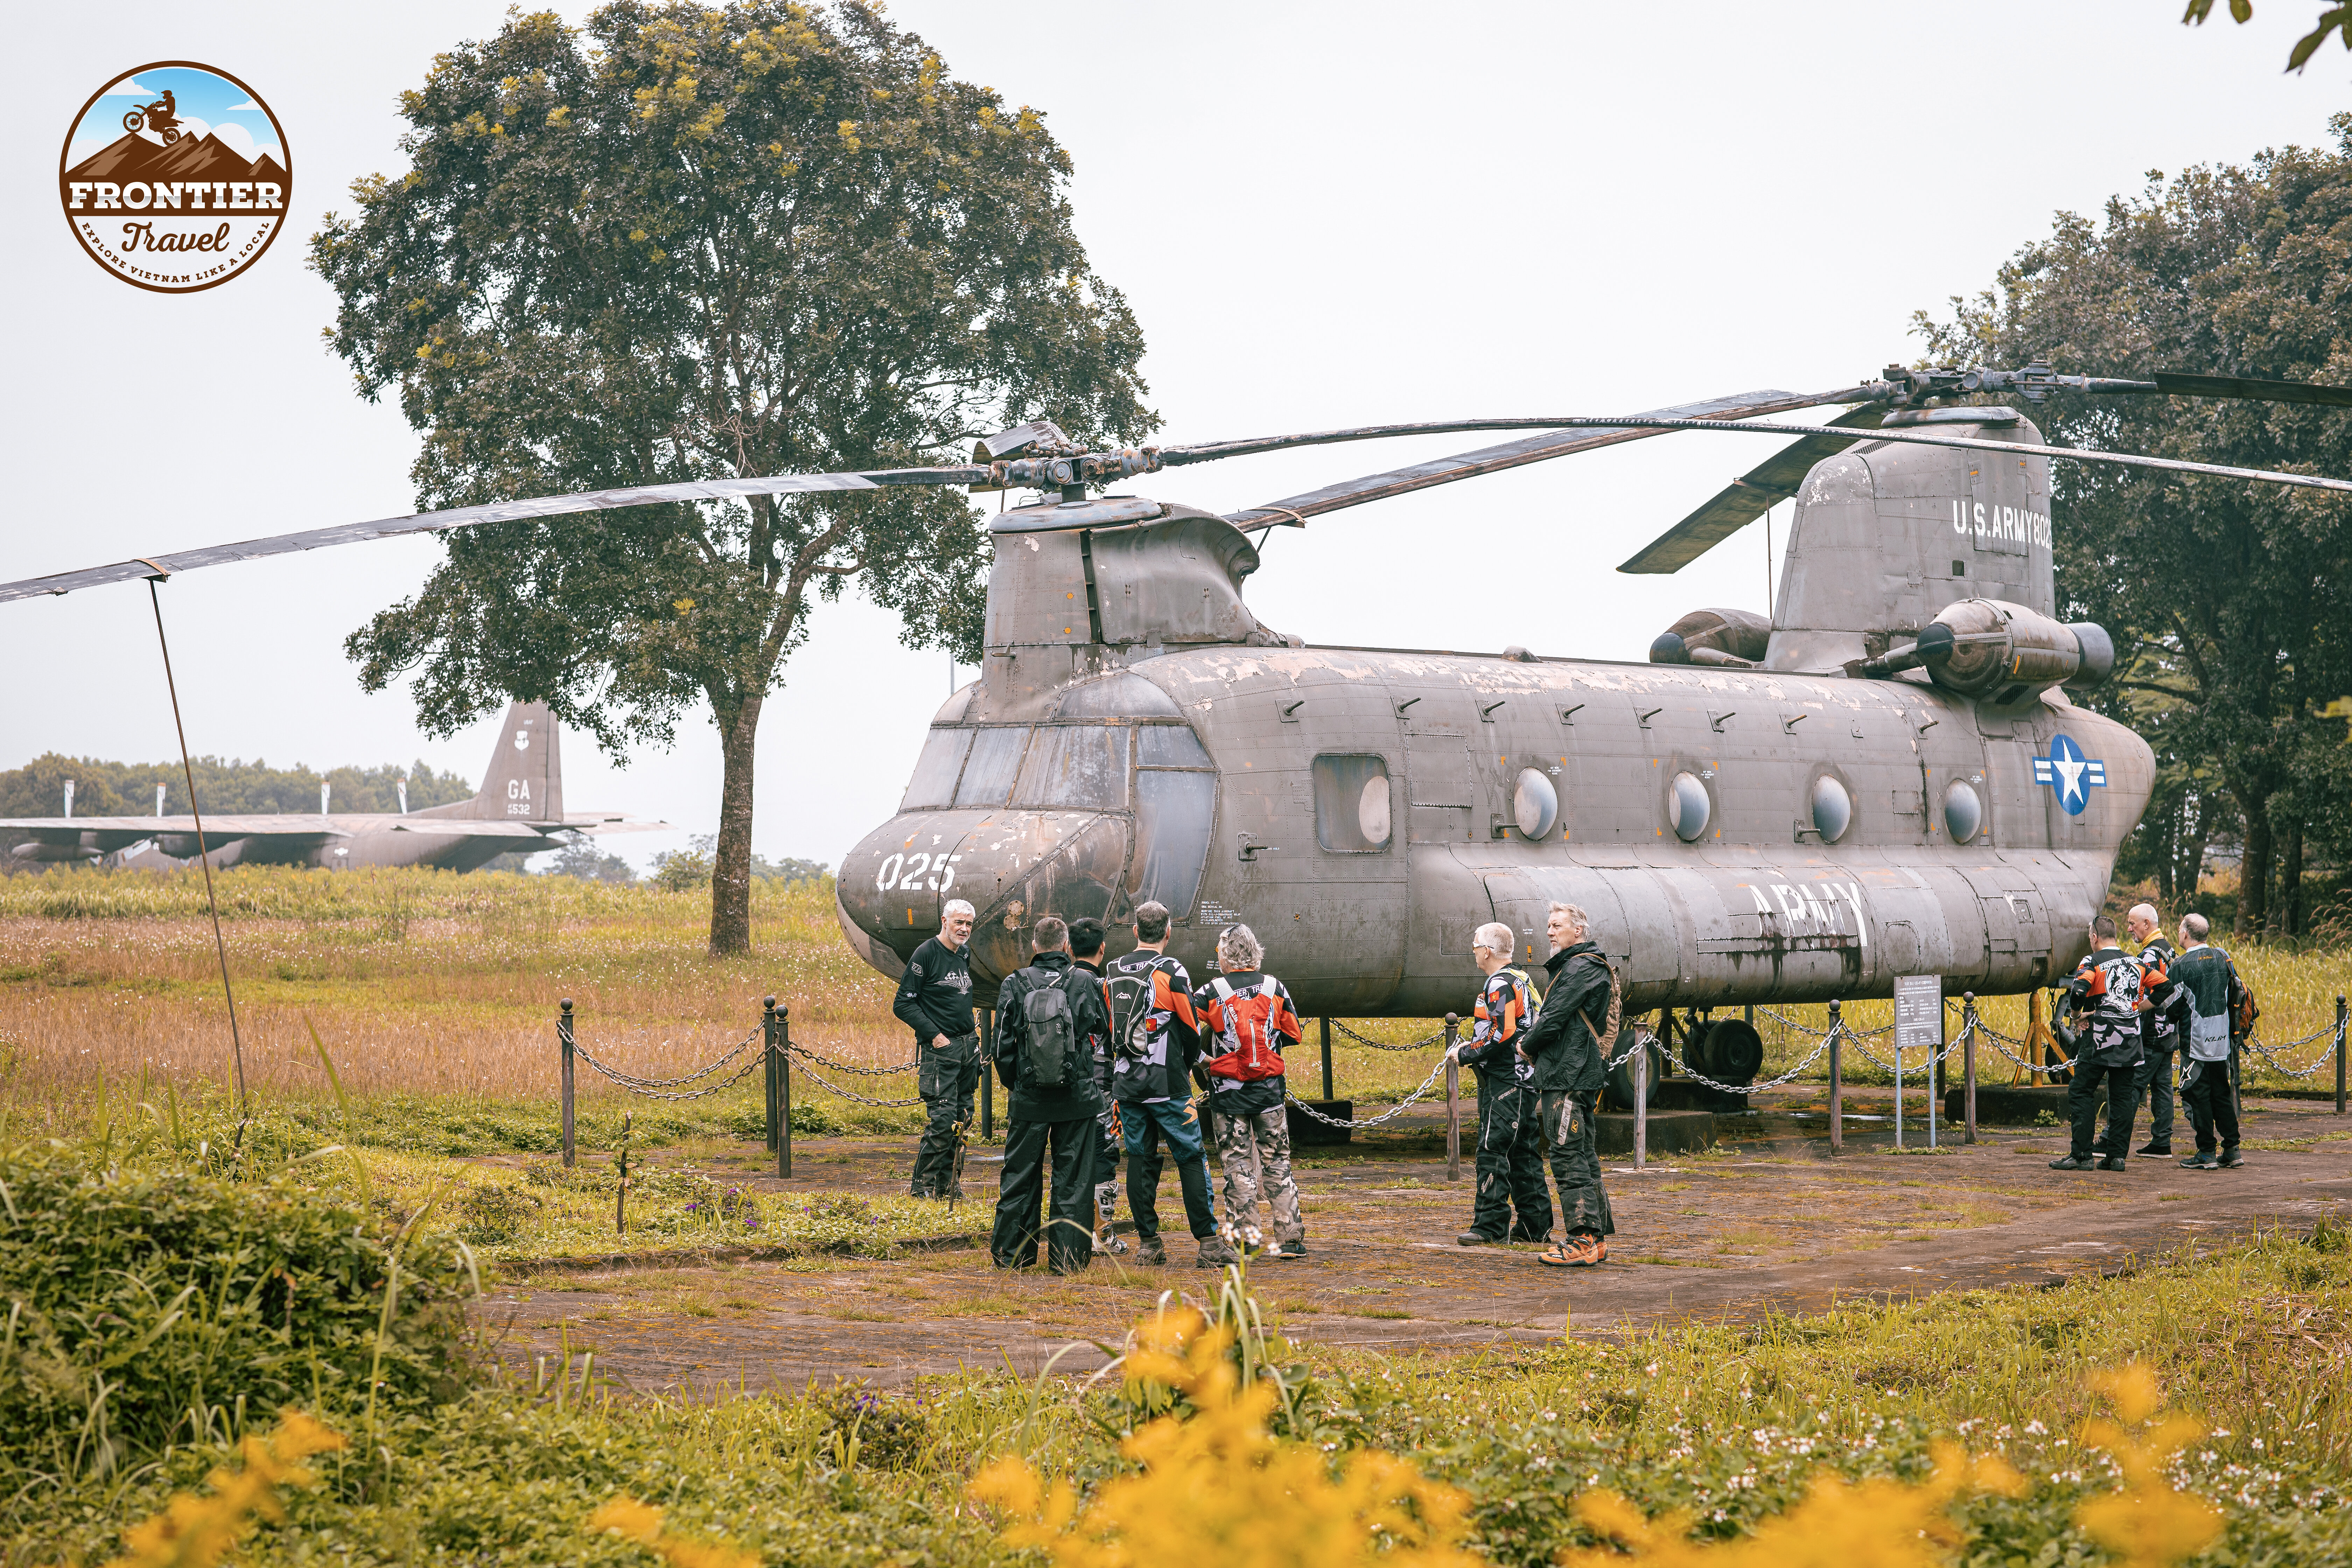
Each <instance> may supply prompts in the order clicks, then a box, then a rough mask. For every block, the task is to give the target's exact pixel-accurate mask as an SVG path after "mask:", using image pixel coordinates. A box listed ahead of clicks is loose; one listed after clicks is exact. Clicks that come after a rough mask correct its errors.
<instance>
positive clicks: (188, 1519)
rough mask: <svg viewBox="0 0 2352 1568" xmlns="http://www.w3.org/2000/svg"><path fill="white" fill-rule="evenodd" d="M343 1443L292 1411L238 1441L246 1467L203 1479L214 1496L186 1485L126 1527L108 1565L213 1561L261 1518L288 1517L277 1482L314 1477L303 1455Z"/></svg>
mask: <svg viewBox="0 0 2352 1568" xmlns="http://www.w3.org/2000/svg"><path fill="white" fill-rule="evenodd" d="M342 1446H343V1440H342V1438H341V1437H340V1436H336V1435H335V1434H334V1433H332V1432H330V1431H328V1430H327V1429H326V1428H325V1427H324V1426H320V1425H319V1424H318V1423H317V1422H316V1421H313V1420H311V1419H310V1417H309V1416H308V1415H303V1414H301V1413H300V1412H299V1411H296V1412H293V1413H291V1414H289V1415H287V1416H285V1417H284V1418H283V1419H282V1420H280V1421H279V1422H278V1429H277V1430H276V1431H274V1432H272V1433H270V1435H269V1436H268V1437H267V1438H261V1437H247V1438H246V1439H245V1440H244V1441H243V1442H241V1443H239V1444H238V1445H237V1453H238V1457H239V1458H243V1459H244V1461H245V1465H244V1468H241V1469H238V1470H235V1471H232V1470H230V1469H228V1468H226V1467H223V1468H219V1469H215V1470H214V1471H213V1472H212V1473H211V1474H210V1475H208V1476H206V1477H205V1485H207V1486H209V1487H211V1488H212V1494H211V1495H210V1496H209V1497H198V1496H196V1495H195V1494H194V1493H193V1492H182V1493H180V1494H179V1495H178V1496H176V1497H174V1498H173V1500H171V1502H170V1503H169V1504H167V1505H166V1506H165V1508H164V1510H163V1512H162V1513H159V1514H157V1515H155V1516H154V1517H153V1518H152V1519H149V1520H147V1521H143V1522H142V1523H139V1524H134V1525H132V1526H131V1528H130V1529H129V1530H126V1531H123V1532H122V1544H123V1547H124V1552H125V1554H124V1555H123V1556H121V1557H118V1558H116V1559H115V1560H114V1561H113V1562H111V1563H108V1564H107V1565H106V1568H212V1565H213V1564H214V1563H218V1562H219V1561H220V1560H221V1559H222V1558H223V1557H224V1556H226V1555H227V1553H228V1552H229V1550H230V1549H231V1548H233V1547H235V1546H236V1544H237V1543H238V1542H241V1541H243V1540H244V1539H245V1538H246V1537H247V1535H250V1534H251V1533H253V1521H255V1520H256V1519H268V1520H273V1521H274V1520H278V1519H283V1518H284V1517H285V1510H283V1509H282V1508H280V1507H279V1506H278V1488H279V1487H280V1486H289V1487H306V1486H309V1485H310V1482H311V1481H312V1480H313V1479H316V1478H314V1477H313V1476H312V1475H311V1474H310V1471H309V1470H307V1469H304V1468H302V1465H301V1461H302V1460H304V1459H307V1458H310V1456H311V1455H313V1454H320V1453H325V1452H326V1451H328V1450H329V1449H331V1448H340V1447H342Z"/></svg>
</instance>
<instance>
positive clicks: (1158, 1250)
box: [1135, 1236, 1168, 1268]
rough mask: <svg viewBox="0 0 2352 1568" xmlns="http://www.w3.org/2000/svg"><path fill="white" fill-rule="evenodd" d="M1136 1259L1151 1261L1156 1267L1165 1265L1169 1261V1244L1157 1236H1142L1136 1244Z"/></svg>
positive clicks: (1138, 1260) (1145, 1261)
mask: <svg viewBox="0 0 2352 1568" xmlns="http://www.w3.org/2000/svg"><path fill="white" fill-rule="evenodd" d="M1135 1260H1136V1261H1137V1262H1138V1263H1149V1264H1150V1265H1151V1266H1152V1267H1153V1268H1161V1267H1163V1266H1164V1265H1165V1264H1166V1263H1167V1261H1168V1247H1167V1244H1166V1243H1164V1242H1162V1241H1161V1240H1160V1238H1159V1237H1156V1236H1147V1237H1140V1238H1139V1239H1138V1240H1137V1242H1136V1244H1135Z"/></svg>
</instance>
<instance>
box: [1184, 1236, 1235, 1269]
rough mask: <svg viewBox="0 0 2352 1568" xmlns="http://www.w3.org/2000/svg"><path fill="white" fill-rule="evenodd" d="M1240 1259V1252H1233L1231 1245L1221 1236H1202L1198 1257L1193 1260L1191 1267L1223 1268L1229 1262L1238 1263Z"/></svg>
mask: <svg viewBox="0 0 2352 1568" xmlns="http://www.w3.org/2000/svg"><path fill="white" fill-rule="evenodd" d="M1241 1260H1242V1256H1241V1254H1240V1253H1238V1252H1235V1251H1234V1249H1233V1247H1232V1246H1231V1245H1230V1244H1228V1243H1227V1242H1226V1240H1225V1238H1224V1237H1222V1236H1212V1237H1203V1238H1202V1242H1201V1257H1200V1259H1199V1260H1198V1261H1197V1262H1195V1263H1194V1264H1193V1265H1192V1267H1194V1268H1225V1267H1227V1266H1228V1265H1230V1264H1234V1263H1239V1262H1240V1261H1241Z"/></svg>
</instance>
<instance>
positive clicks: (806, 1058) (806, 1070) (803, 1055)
mask: <svg viewBox="0 0 2352 1568" xmlns="http://www.w3.org/2000/svg"><path fill="white" fill-rule="evenodd" d="M778 1048H779V1050H789V1051H790V1052H791V1053H792V1054H793V1056H795V1057H798V1058H800V1059H801V1069H800V1070H801V1076H802V1077H803V1078H807V1079H814V1080H815V1083H816V1086H817V1087H818V1088H819V1089H830V1090H832V1091H833V1092H834V1093H835V1094H837V1095H839V1096H841V1098H842V1099H844V1100H856V1102H857V1103H858V1104H860V1105H872V1106H878V1107H879V1108H881V1109H882V1110H905V1109H906V1108H907V1107H908V1106H910V1105H920V1104H922V1103H923V1097H922V1096H921V1095H919V1094H918V1095H913V1096H910V1097H909V1098H908V1099H906V1100H876V1099H874V1098H872V1097H871V1096H869V1095H863V1094H859V1093H858V1092H857V1091H856V1090H855V1089H844V1088H842V1087H841V1086H840V1085H839V1084H837V1083H834V1082H832V1081H831V1080H829V1079H826V1077H825V1076H824V1074H823V1073H821V1072H819V1071H817V1070H816V1069H815V1068H813V1067H811V1066H809V1065H808V1064H809V1063H810V1062H812V1061H814V1060H819V1059H822V1058H818V1057H817V1056H816V1055H815V1053H814V1052H813V1051H806V1050H803V1049H802V1048H801V1047H798V1046H787V1047H778ZM826 1065H827V1066H832V1065H833V1064H831V1063H827V1064H826ZM851 1070H853V1071H854V1070H856V1069H854V1068H853V1069H851ZM893 1070H894V1071H899V1072H903V1071H905V1070H906V1069H905V1068H894V1069H893Z"/></svg>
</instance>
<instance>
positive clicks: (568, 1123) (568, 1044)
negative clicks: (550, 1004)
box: [555, 996, 572, 1170]
mask: <svg viewBox="0 0 2352 1568" xmlns="http://www.w3.org/2000/svg"><path fill="white" fill-rule="evenodd" d="M555 1037H556V1039H557V1040H558V1041H560V1042H561V1043H562V1047H563V1167H564V1169H566V1170H570V1169H571V1168H572V998H571V997H569V996H566V997H565V998H564V999H563V1013H562V1016H561V1017H559V1018H557V1019H556V1021H555Z"/></svg>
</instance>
